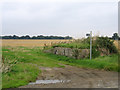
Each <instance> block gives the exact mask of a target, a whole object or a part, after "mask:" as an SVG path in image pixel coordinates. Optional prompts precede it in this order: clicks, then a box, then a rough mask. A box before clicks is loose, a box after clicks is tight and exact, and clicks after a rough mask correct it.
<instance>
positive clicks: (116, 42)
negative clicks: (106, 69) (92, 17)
mask: <svg viewBox="0 0 120 90" xmlns="http://www.w3.org/2000/svg"><path fill="white" fill-rule="evenodd" d="M114 44H115V46H116V47H117V49H118V50H119V51H120V40H119V41H117V40H116V41H114Z"/></svg>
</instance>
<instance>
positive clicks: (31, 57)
mask: <svg viewBox="0 0 120 90" xmlns="http://www.w3.org/2000/svg"><path fill="white" fill-rule="evenodd" d="M4 41H5V42H6V43H4ZM28 41H29V40H28ZM35 41H36V43H38V42H39V40H35ZM35 41H31V42H32V43H31V44H26V40H23V41H21V42H23V43H22V46H17V45H16V44H17V43H16V42H17V41H15V40H13V41H12V42H14V43H13V45H10V44H12V42H11V43H8V42H10V41H9V40H8V42H7V41H6V40H3V48H2V55H3V59H4V63H5V66H6V67H7V68H6V69H8V71H7V73H5V72H3V77H2V81H3V82H2V85H3V88H14V87H19V86H22V85H27V84H28V83H29V82H32V81H35V80H36V78H37V76H38V75H39V74H41V72H42V71H41V70H39V67H61V68H64V66H63V65H61V63H62V64H67V65H73V66H78V67H84V68H94V69H103V70H108V71H118V55H109V56H100V57H97V58H95V59H92V60H89V59H83V60H76V59H72V58H68V57H65V56H59V55H53V54H49V53H43V52H42V49H41V48H42V45H44V44H42V45H41V46H39V47H37V46H35V47H33V46H34V43H33V42H35ZM48 41H49V40H48ZM29 42H30V41H29ZM43 42H44V41H43ZM49 42H50V41H49ZM39 44H40V43H39ZM15 61H17V62H15ZM8 62H10V63H8ZM9 64H12V65H13V66H11V67H8V66H9Z"/></svg>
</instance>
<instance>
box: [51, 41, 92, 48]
mask: <svg viewBox="0 0 120 90" xmlns="http://www.w3.org/2000/svg"><path fill="white" fill-rule="evenodd" d="M53 47H67V48H79V49H86V48H87V49H89V48H90V45H89V44H88V43H81V42H79V43H78V42H72V43H59V44H57V45H53Z"/></svg>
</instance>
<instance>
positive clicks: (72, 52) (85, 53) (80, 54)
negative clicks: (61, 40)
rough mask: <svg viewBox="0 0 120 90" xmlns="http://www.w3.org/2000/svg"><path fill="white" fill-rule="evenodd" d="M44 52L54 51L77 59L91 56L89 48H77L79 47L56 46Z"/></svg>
mask: <svg viewBox="0 0 120 90" xmlns="http://www.w3.org/2000/svg"><path fill="white" fill-rule="evenodd" d="M44 52H47V53H53V54H57V55H64V56H68V57H72V58H75V59H81V58H86V57H89V49H77V48H73V49H71V48H64V47H55V48H53V49H49V50H44Z"/></svg>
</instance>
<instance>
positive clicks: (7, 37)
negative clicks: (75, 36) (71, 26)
mask: <svg viewBox="0 0 120 90" xmlns="http://www.w3.org/2000/svg"><path fill="white" fill-rule="evenodd" d="M0 39H72V37H70V36H65V37H62V36H43V35H38V36H32V37H30V36H29V35H25V36H17V35H13V36H11V35H10V36H0Z"/></svg>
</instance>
